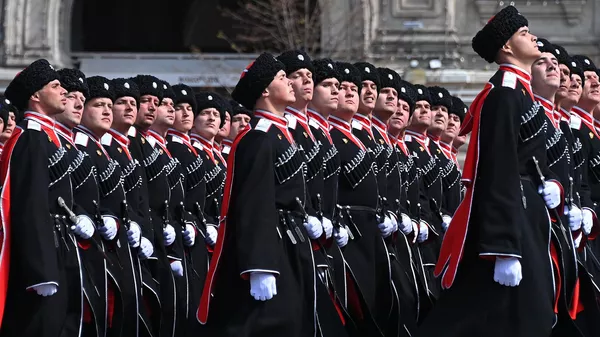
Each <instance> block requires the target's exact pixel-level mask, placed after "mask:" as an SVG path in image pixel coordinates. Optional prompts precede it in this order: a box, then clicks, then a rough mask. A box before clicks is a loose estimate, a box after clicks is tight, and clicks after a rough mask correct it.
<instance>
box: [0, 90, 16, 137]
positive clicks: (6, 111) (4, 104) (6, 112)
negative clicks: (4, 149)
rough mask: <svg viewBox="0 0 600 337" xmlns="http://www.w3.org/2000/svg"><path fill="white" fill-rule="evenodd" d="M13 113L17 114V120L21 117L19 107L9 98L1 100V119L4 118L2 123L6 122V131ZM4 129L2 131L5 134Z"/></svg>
mask: <svg viewBox="0 0 600 337" xmlns="http://www.w3.org/2000/svg"><path fill="white" fill-rule="evenodd" d="M11 112H12V113H14V114H15V120H16V119H17V118H18V117H19V115H20V114H19V109H17V107H16V106H14V105H13V104H12V103H11V102H10V100H9V99H8V98H4V97H1V98H0V118H2V121H3V122H4V129H6V126H7V125H8V119H9V118H10V113H11ZM4 129H2V132H4Z"/></svg>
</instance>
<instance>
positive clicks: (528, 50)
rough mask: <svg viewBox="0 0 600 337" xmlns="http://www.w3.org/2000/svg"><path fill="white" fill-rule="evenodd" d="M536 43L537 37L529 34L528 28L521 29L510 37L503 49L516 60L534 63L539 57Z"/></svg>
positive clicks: (539, 53)
mask: <svg viewBox="0 0 600 337" xmlns="http://www.w3.org/2000/svg"><path fill="white" fill-rule="evenodd" d="M536 41H537V36H535V35H533V34H531V33H530V32H529V28H528V27H521V28H520V29H519V30H518V31H517V32H516V33H514V34H513V36H511V37H510V39H509V40H508V42H506V44H505V45H504V47H503V48H504V50H507V51H509V52H510V53H512V55H513V56H514V57H515V58H517V59H518V60H521V61H526V62H534V61H535V60H537V59H538V58H539V57H540V55H541V52H540V50H539V49H538V45H537V42H536ZM507 48H508V49H507Z"/></svg>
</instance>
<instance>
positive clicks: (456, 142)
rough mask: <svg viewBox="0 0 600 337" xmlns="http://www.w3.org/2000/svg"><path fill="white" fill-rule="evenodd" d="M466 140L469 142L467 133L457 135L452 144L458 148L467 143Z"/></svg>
mask: <svg viewBox="0 0 600 337" xmlns="http://www.w3.org/2000/svg"><path fill="white" fill-rule="evenodd" d="M466 142H467V135H463V136H456V138H454V141H453V142H452V146H453V147H455V148H457V149H458V148H460V147H461V146H463V145H465V143H466Z"/></svg>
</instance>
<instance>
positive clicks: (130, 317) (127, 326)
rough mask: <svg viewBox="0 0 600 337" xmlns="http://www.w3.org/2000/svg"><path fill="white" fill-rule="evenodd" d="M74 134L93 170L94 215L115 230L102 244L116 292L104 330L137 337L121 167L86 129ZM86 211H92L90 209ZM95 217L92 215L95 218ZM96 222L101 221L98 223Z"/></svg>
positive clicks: (136, 289)
mask: <svg viewBox="0 0 600 337" xmlns="http://www.w3.org/2000/svg"><path fill="white" fill-rule="evenodd" d="M74 131H75V144H76V145H77V148H78V149H79V150H80V151H83V152H85V153H86V154H87V155H88V157H89V158H90V159H91V160H92V163H93V165H94V166H95V167H96V170H97V176H96V179H97V183H98V192H99V194H100V202H99V205H100V206H101V207H102V209H101V210H100V209H98V210H97V212H98V213H102V214H103V215H105V216H109V217H112V218H114V220H115V221H116V222H117V226H118V228H117V235H116V236H115V238H114V239H113V240H111V241H109V242H106V247H107V249H106V250H107V254H108V255H109V256H110V258H111V262H112V265H109V266H108V269H107V272H108V277H110V279H111V280H112V282H113V285H114V286H115V287H116V288H117V289H115V306H114V315H113V317H112V325H111V326H109V330H108V331H109V335H115V336H119V335H124V336H127V335H135V334H138V307H139V300H140V299H139V297H140V296H139V295H140V294H141V291H140V288H139V285H138V282H139V275H138V274H137V270H138V267H137V264H135V263H134V258H135V259H137V255H136V254H135V253H132V252H131V249H130V247H129V242H128V240H127V230H128V229H129V228H128V225H125V224H124V223H123V221H122V219H123V201H124V200H125V190H124V189H123V184H122V174H121V166H120V165H119V163H118V162H117V161H116V160H114V159H112V158H110V157H109V156H108V153H107V152H106V151H105V150H104V147H103V146H102V144H101V143H100V139H99V138H97V137H96V136H94V135H93V133H92V132H91V131H90V130H89V129H87V128H85V127H84V126H81V125H80V126H77V127H75V130H74ZM88 207H93V205H90V206H88ZM98 213H94V214H95V215H96V214H97V215H98V216H99V215H100V214H98ZM96 221H101V219H100V220H96ZM117 292H118V293H117Z"/></svg>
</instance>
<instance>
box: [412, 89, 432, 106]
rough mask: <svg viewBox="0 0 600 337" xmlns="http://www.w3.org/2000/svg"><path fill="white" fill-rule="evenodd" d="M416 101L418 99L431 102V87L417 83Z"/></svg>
mask: <svg viewBox="0 0 600 337" xmlns="http://www.w3.org/2000/svg"><path fill="white" fill-rule="evenodd" d="M415 92H416V96H415V103H417V102H418V101H427V102H428V103H429V104H431V96H430V95H429V89H427V87H426V86H424V85H422V84H415Z"/></svg>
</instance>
